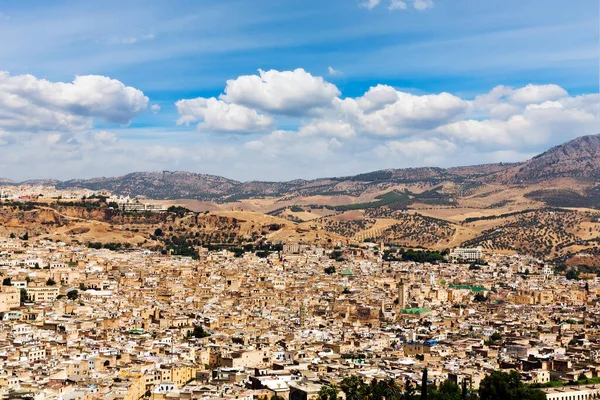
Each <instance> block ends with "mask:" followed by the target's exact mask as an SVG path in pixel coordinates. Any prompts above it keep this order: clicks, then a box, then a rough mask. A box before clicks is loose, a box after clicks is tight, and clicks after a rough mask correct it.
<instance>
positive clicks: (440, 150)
mask: <svg viewBox="0 0 600 400" xmlns="http://www.w3.org/2000/svg"><path fill="white" fill-rule="evenodd" d="M457 149H458V147H457V146H456V144H454V143H453V142H451V141H449V140H446V139H437V138H429V139H418V140H412V141H397V140H394V141H390V142H387V143H385V145H381V146H378V147H376V148H375V149H374V152H375V154H376V155H377V156H378V157H380V158H382V159H398V158H401V159H402V160H403V161H404V162H406V160H409V161H410V163H411V165H413V166H436V165H440V164H443V163H444V161H445V160H446V159H447V158H448V156H451V155H452V154H453V153H455V152H456V151H457Z"/></svg>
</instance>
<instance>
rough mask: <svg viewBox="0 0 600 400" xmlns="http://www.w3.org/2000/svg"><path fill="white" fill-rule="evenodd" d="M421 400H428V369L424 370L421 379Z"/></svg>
mask: <svg viewBox="0 0 600 400" xmlns="http://www.w3.org/2000/svg"><path fill="white" fill-rule="evenodd" d="M421 400H427V368H425V369H423V377H422V378H421Z"/></svg>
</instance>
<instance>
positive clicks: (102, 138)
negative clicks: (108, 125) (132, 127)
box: [90, 131, 117, 145]
mask: <svg viewBox="0 0 600 400" xmlns="http://www.w3.org/2000/svg"><path fill="white" fill-rule="evenodd" d="M90 136H91V138H92V140H93V141H94V142H96V143H99V144H102V145H111V144H114V143H116V141H117V135H115V134H114V133H112V132H108V131H99V132H93V133H92V134H91V135H90Z"/></svg>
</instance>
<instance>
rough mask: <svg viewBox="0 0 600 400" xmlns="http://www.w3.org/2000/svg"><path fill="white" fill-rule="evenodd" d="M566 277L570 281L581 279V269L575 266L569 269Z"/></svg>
mask: <svg viewBox="0 0 600 400" xmlns="http://www.w3.org/2000/svg"><path fill="white" fill-rule="evenodd" d="M566 277H567V279H568V280H570V281H576V280H578V279H579V271H578V270H576V269H574V268H571V269H569V270H568V271H567V275H566Z"/></svg>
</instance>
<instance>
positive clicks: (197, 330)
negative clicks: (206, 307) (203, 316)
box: [187, 325, 210, 339]
mask: <svg viewBox="0 0 600 400" xmlns="http://www.w3.org/2000/svg"><path fill="white" fill-rule="evenodd" d="M187 336H188V338H192V337H194V338H196V339H202V338H205V337H209V336H210V333H208V332H206V331H205V330H204V328H203V327H202V326H201V325H196V326H194V330H192V331H189V332H188V334H187Z"/></svg>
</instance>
